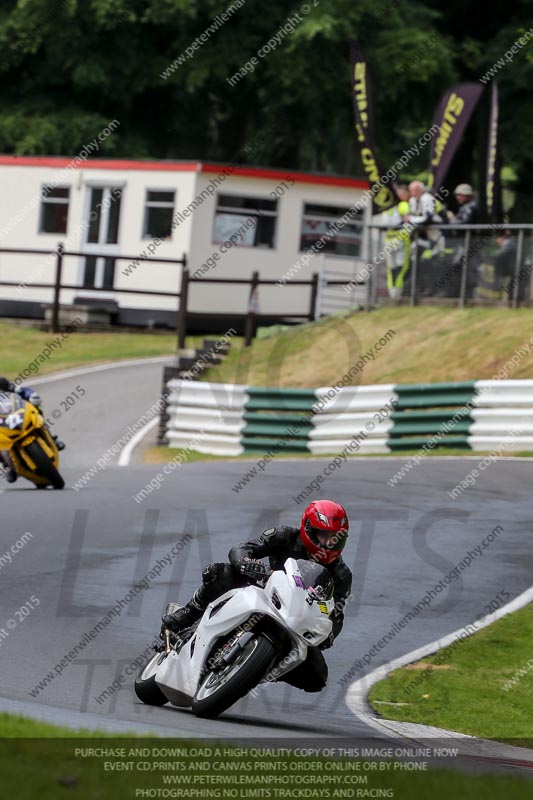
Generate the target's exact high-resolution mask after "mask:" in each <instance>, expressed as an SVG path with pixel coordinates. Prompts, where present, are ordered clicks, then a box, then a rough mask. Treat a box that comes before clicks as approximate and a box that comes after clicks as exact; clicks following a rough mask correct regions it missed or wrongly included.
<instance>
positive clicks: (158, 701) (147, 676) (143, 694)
mask: <svg viewBox="0 0 533 800" xmlns="http://www.w3.org/2000/svg"><path fill="white" fill-rule="evenodd" d="M166 657H167V656H166V653H156V654H155V655H153V656H152V658H151V659H150V661H149V662H148V663H147V664H145V665H144V667H142V668H141V671H140V672H139V675H138V677H137V680H136V681H135V694H136V695H137V697H138V698H139V700H142V702H143V703H146V705H147V706H164V705H165V703H168V699H167V698H166V697H165V695H164V694H163V692H162V691H161V689H160V688H159V686H158V685H157V683H156V682H155V673H156V671H157V668H158V667H159V666H160V664H161V663H162V662H163V661H164V660H165V658H166Z"/></svg>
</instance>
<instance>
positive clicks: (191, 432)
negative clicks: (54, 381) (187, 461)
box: [167, 380, 533, 456]
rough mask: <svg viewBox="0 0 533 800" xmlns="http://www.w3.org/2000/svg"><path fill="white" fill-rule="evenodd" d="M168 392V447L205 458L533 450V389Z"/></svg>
mask: <svg viewBox="0 0 533 800" xmlns="http://www.w3.org/2000/svg"><path fill="white" fill-rule="evenodd" d="M168 388H169V390H170V396H169V409H168V414H169V420H168V424H167V439H168V442H169V444H170V446H172V447H181V448H188V449H193V450H199V451H200V452H204V453H214V454H218V455H228V456H234V455H240V454H241V453H244V452H247V453H261V454H263V453H270V454H271V455H273V454H278V453H282V452H283V453H298V452H311V453H314V454H317V455H319V454H324V455H325V454H334V453H337V452H340V451H342V450H343V449H344V448H346V447H347V446H351V449H350V451H349V452H350V453H354V454H355V453H380V452H391V451H397V450H398V451H401V450H407V449H418V448H421V447H429V448H431V449H437V448H440V447H453V448H454V449H457V448H459V449H467V450H494V449H497V448H498V447H501V448H502V449H512V450H528V449H533V380H520V381H466V382H461V383H436V384H419V385H416V384H414V385H394V384H379V385H375V386H358V387H352V386H349V387H344V388H341V389H338V388H333V387H327V386H326V387H320V388H319V389H269V388H261V387H251V386H233V385H228V384H216V383H199V382H197V381H182V380H172V381H170V382H169V383H168ZM391 409H392V411H391ZM504 445H505V446H506V447H504Z"/></svg>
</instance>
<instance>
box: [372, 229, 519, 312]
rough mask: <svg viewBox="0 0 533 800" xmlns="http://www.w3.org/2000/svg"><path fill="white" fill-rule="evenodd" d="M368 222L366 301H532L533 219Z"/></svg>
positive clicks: (462, 303) (461, 303) (514, 303)
mask: <svg viewBox="0 0 533 800" xmlns="http://www.w3.org/2000/svg"><path fill="white" fill-rule="evenodd" d="M369 228H370V230H371V235H370V237H369V248H370V250H369V268H368V269H369V281H368V285H367V307H371V306H375V305H378V304H380V303H385V302H387V301H390V300H394V301H396V302H399V303H408V304H410V305H412V306H414V305H418V304H419V303H441V304H452V305H458V306H459V307H464V306H465V305H467V304H468V305H488V304H495V305H505V306H508V307H511V308H516V307H517V306H518V305H530V304H531V302H532V282H531V273H532V272H533V225H526V224H521V225H507V224H505V223H493V224H491V225H430V226H426V227H421V226H417V227H416V228H415V229H414V230H409V229H408V228H407V227H399V228H392V227H386V226H383V225H379V224H374V225H370V226H369Z"/></svg>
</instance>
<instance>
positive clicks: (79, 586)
mask: <svg viewBox="0 0 533 800" xmlns="http://www.w3.org/2000/svg"><path fill="white" fill-rule="evenodd" d="M160 381H161V363H147V364H144V365H142V364H137V365H135V366H130V367H119V368H116V369H112V370H106V371H96V372H90V373H87V374H84V375H78V376H72V377H69V378H62V379H60V380H54V381H52V382H48V381H46V382H42V383H39V390H40V392H41V394H42V396H43V401H44V407H45V410H46V411H47V412H48V411H51V410H52V409H55V408H61V405H60V404H61V400H62V399H63V398H64V397H66V396H67V395H69V393H70V392H72V391H73V390H75V387H76V386H79V385H81V386H82V387H83V388H85V390H86V395H85V396H84V397H83V398H82V399H81V400H79V401H77V404H76V406H74V407H72V408H70V410H69V411H68V412H64V413H63V415H62V416H61V417H60V418H59V419H58V421H57V425H56V426H55V427H54V430H57V432H58V433H59V434H60V436H61V437H62V438H63V439H64V440H65V441H66V442H67V443H68V449H67V450H66V451H65V453H64V458H63V461H62V472H63V474H64V477H65V479H66V481H67V487H69V488H65V490H64V491H63V492H54V491H51V490H48V491H46V492H43V491H37V490H35V489H34V488H33V487H32V486H30V484H28V483H27V482H25V481H23V480H19V482H18V483H17V484H15V485H14V486H8V485H7V484H3V485H2V487H1V488H2V489H3V491H2V494H1V497H0V503H1V504H2V534H3V535H2V542H3V544H2V547H1V553H0V555H1V554H2V553H5V552H6V551H7V550H9V548H10V547H11V546H12V545H13V544H14V543H15V542H16V541H17V540H19V539H20V537H21V536H22V535H23V534H24V533H25V532H30V533H31V534H32V538H31V539H29V540H28V541H27V542H26V543H25V544H24V545H23V547H22V549H20V550H19V551H18V552H17V553H16V555H14V556H13V557H12V563H4V562H0V563H1V564H2V567H1V570H0V577H1V583H0V592H1V608H2V611H1V618H0V629H2V631H3V633H2V638H1V639H0V650H1V652H0V655H1V657H2V677H1V683H0V696H1V697H2V698H11V699H13V700H16V701H19V703H23V704H25V705H26V708H27V710H28V713H31V710H32V708H34V709H35V712H38V711H41V712H42V710H43V708H45V707H48V708H50V710H51V712H52V711H53V710H54V709H55V710H56V712H57V711H59V710H61V718H62V719H64V720H65V721H67V722H75V723H76V724H78V725H83V718H84V715H85V718H86V719H89V718H91V720H93V719H94V717H93V715H96V716H97V718H98V720H100V721H101V725H102V727H106V725H108V724H109V723H110V721H113V722H115V723H118V721H122V722H124V723H126V724H127V727H128V728H129V730H135V729H138V730H143V729H144V730H145V727H144V726H146V725H149V726H150V727H151V728H152V729H153V730H154V731H156V732H159V733H165V734H167V735H170V736H192V735H194V736H199V737H202V736H213V735H216V736H218V737H233V738H247V737H261V736H266V737H274V736H275V737H284V736H287V737H293V736H296V737H302V736H321V737H323V736H324V735H329V736H367V735H368V736H374V735H375V734H374V732H372V731H370V730H369V729H366V728H365V726H363V725H362V724H361V723H360V722H359V721H358V720H357V719H356V718H355V717H354V716H353V715H352V713H351V712H350V711H349V709H348V707H347V706H346V703H345V699H344V698H345V693H346V688H347V686H348V685H349V683H350V682H351V681H352V680H355V679H356V678H360V677H361V676H362V674H364V673H363V672H361V671H358V670H357V669H355V670H354V669H353V666H354V662H355V661H356V660H357V659H360V658H362V657H363V655H364V654H366V653H367V652H368V651H369V650H370V649H371V648H372V646H373V645H374V644H375V643H376V642H377V641H379V640H380V639H381V638H382V637H383V636H384V634H385V633H386V632H387V631H389V630H390V629H391V626H393V625H394V623H395V622H397V621H398V620H399V619H401V618H402V617H403V616H404V614H405V613H406V611H407V610H408V609H409V608H410V607H412V606H413V605H416V604H417V603H418V602H419V601H420V600H421V598H422V597H423V596H424V594H425V593H426V592H427V591H429V590H430V589H432V588H433V587H434V586H435V585H436V584H438V583H439V581H440V580H441V579H443V578H444V576H445V575H446V574H447V573H449V572H450V571H451V570H452V569H453V567H454V566H455V565H456V564H457V563H459V562H460V561H462V560H463V559H464V558H465V556H467V553H468V551H471V552H474V551H475V548H476V547H477V546H478V545H481V542H482V540H484V539H486V537H487V536H488V535H490V534H491V531H495V533H493V534H492V536H491V537H490V538H491V539H493V541H491V542H490V543H488V544H487V546H486V547H485V548H484V549H482V554H480V555H476V556H475V557H473V559H472V563H471V564H470V565H469V566H468V568H466V569H465V570H464V571H463V572H462V573H461V576H460V578H459V579H458V580H456V581H452V582H451V583H450V584H449V585H448V586H446V588H445V589H444V590H443V591H441V592H440V593H439V594H438V596H436V597H435V598H434V599H433V600H432V602H431V603H429V605H428V608H427V610H425V611H423V612H422V613H420V614H419V615H418V616H416V618H415V619H413V620H412V621H411V622H409V624H407V625H406V626H405V627H403V628H402V629H401V630H400V631H399V632H398V633H397V634H396V635H395V636H393V637H391V640H390V641H388V642H387V644H386V646H385V647H384V648H383V649H382V650H380V651H379V652H377V654H376V655H375V657H373V658H372V659H371V660H370V663H369V664H368V666H366V667H365V671H366V672H369V671H371V670H373V669H374V668H376V667H377V666H379V665H380V664H382V663H385V662H387V661H390V660H391V659H393V658H395V657H397V656H400V655H402V654H404V653H406V652H408V651H410V650H413V649H415V648H416V647H419V646H421V645H423V644H426V643H427V642H430V641H433V640H434V639H436V638H438V637H439V636H442V635H444V634H447V633H449V632H451V631H454V630H456V629H458V628H460V627H461V626H463V625H465V624H467V623H469V622H471V621H472V620H474V619H475V618H476V617H479V616H480V615H482V614H483V613H487V610H488V609H487V608H486V607H487V606H489V605H490V604H491V602H494V600H495V598H497V597H498V596H500V597H504V596H506V595H508V596H509V599H510V598H513V597H516V596H517V595H519V594H520V593H521V592H523V591H524V590H525V589H527V588H528V587H530V586H531V584H532V575H533V544H532V535H531V519H532V517H533V513H532V512H533V502H532V492H531V463H530V462H529V461H526V460H523V461H522V460H508V461H505V462H503V461H499V462H497V463H494V464H492V465H490V467H489V468H488V469H486V470H485V471H484V472H483V474H482V476H481V478H480V479H479V480H478V482H477V483H476V484H475V486H474V487H472V488H469V489H468V490H467V491H466V492H464V493H463V494H462V495H461V496H460V497H459V498H458V499H456V500H452V499H451V498H450V497H449V495H448V493H447V492H448V491H449V490H451V489H452V488H453V487H454V486H455V485H456V484H457V483H459V481H460V480H461V479H462V478H464V476H465V475H466V474H467V473H468V472H469V471H470V470H471V469H472V468H473V467H475V466H476V464H477V461H478V460H479V459H477V458H476V459H475V460H453V459H435V458H427V459H425V461H424V462H423V463H422V464H421V465H420V466H419V467H417V468H416V469H414V470H413V471H412V472H411V473H409V475H407V476H406V477H405V478H404V479H403V480H402V481H401V482H400V483H399V484H397V485H396V486H395V487H394V488H391V487H390V486H389V485H388V484H387V479H389V478H390V477H391V475H392V474H394V472H396V470H397V469H398V468H399V467H400V466H401V464H402V463H403V462H402V460H401V459H372V458H366V459H353V460H351V461H349V462H347V463H345V464H344V466H343V467H342V468H341V469H339V470H336V472H335V473H334V474H333V476H331V477H329V478H326V479H325V480H324V483H323V484H322V486H323V487H324V488H323V491H321V493H320V494H321V495H322V496H325V497H330V498H332V499H337V500H339V501H341V502H342V503H344V504H345V506H346V507H347V509H348V513H349V515H350V521H351V530H350V539H349V544H348V546H347V549H346V551H345V552H346V561H347V563H348V564H349V566H350V567H351V568H352V570H353V573H354V585H353V600H352V602H351V603H350V604H349V606H348V607H347V614H346V622H345V627H344V630H343V632H342V634H341V636H340V638H339V639H338V641H337V643H336V645H335V647H334V648H333V649H332V650H330V651H328V652H327V654H326V656H327V660H328V664H329V669H330V675H329V685H328V687H327V689H326V690H325V691H324V692H322V693H321V694H319V695H305V694H304V693H302V692H299V691H298V690H296V689H292V688H290V687H287V686H284V685H283V684H279V685H273V686H268V687H261V688H260V690H259V693H258V695H257V696H256V697H248V698H246V699H245V700H243V701H241V702H240V703H239V704H238V705H236V706H235V707H234V708H233V709H231V710H230V711H229V712H227V713H226V714H224V715H223V716H222V717H221V718H220V720H218V721H217V722H212V721H206V720H200V719H196V718H195V717H194V716H193V715H192V714H191V713H189V712H187V711H179V710H177V709H174V708H172V707H170V706H167V707H165V708H162V709H161V708H155V709H154V708H149V707H147V706H143V705H141V704H140V703H139V702H138V701H137V699H136V698H135V695H134V693H133V689H132V684H133V679H134V674H131V675H129V676H128V677H127V678H126V677H125V675H124V672H125V670H127V669H129V665H130V663H131V662H132V661H133V660H134V659H135V658H136V657H137V656H139V654H141V653H142V652H143V650H144V649H145V648H146V647H147V645H148V644H149V643H150V641H151V639H152V638H153V636H154V634H155V633H157V631H158V629H159V619H160V613H161V609H162V607H163V606H164V605H165V603H166V602H167V601H169V600H171V599H172V600H177V601H180V602H185V601H186V600H187V599H188V598H189V597H190V595H191V593H192V591H193V590H194V588H195V587H196V586H197V584H198V582H199V580H200V572H201V568H202V566H203V565H205V564H207V563H208V562H210V561H223V560H225V559H226V556H227V552H228V550H229V548H230V547H231V546H232V545H233V544H234V543H235V542H238V541H241V540H243V539H246V538H248V537H251V536H252V535H257V534H258V533H260V532H261V530H262V529H264V528H267V527H270V526H272V525H275V524H276V523H278V522H281V521H284V522H287V523H292V524H297V522H298V521H299V516H300V515H301V512H302V510H303V507H304V505H303V504H301V505H298V504H297V503H296V502H295V501H294V500H293V497H295V496H297V495H298V494H299V493H300V492H301V491H302V490H303V488H304V487H305V486H306V485H307V484H308V483H309V482H310V481H311V480H312V479H313V478H314V477H315V476H316V475H317V474H318V473H320V472H321V471H322V469H323V468H324V466H325V465H326V464H327V463H328V461H329V459H322V460H309V461H298V462H296V461H290V462H287V461H281V460H280V461H276V460H274V461H273V462H271V463H270V464H269V465H268V466H267V468H266V469H265V471H264V472H263V473H261V474H260V475H259V476H258V477H256V478H255V479H254V480H252V481H251V482H250V483H249V484H248V485H247V486H246V487H244V488H243V489H242V490H241V491H240V492H238V493H237V492H235V491H232V487H233V486H234V484H235V483H236V482H237V481H238V480H239V479H240V478H241V476H242V474H243V472H246V470H247V469H249V468H250V466H251V463H249V462H245V461H235V462H233V463H207V464H203V463H195V464H185V465H182V466H180V467H178V468H176V469H175V470H174V471H173V472H172V473H171V474H170V475H169V476H168V477H165V480H164V481H162V483H161V485H160V487H159V489H158V490H157V491H154V492H153V493H152V494H150V495H149V497H148V498H147V499H145V500H144V502H141V503H137V502H136V501H135V500H134V499H133V496H134V495H136V494H137V493H138V492H139V491H140V490H141V489H142V488H143V487H144V486H145V484H147V483H148V482H150V481H151V480H152V479H153V477H154V475H155V474H156V473H157V472H158V471H159V469H160V468H159V467H155V466H146V465H145V466H131V467H118V466H115V464H116V458H115V457H114V458H113V459H112V462H110V466H108V467H107V468H106V469H102V470H98V471H97V473H96V474H95V475H94V477H92V478H91V479H90V480H89V481H88V482H87V484H86V485H85V487H84V488H82V489H80V490H79V491H75V490H74V489H72V488H71V487H72V485H73V483H75V482H76V481H78V480H79V479H80V477H81V476H82V475H83V473H84V472H85V470H87V469H89V468H90V467H91V466H92V465H93V464H94V463H95V461H96V460H97V459H98V458H101V457H102V456H103V454H104V453H105V451H106V450H107V448H109V447H111V446H112V445H113V444H114V443H115V442H116V441H117V439H118V438H120V436H121V433H123V430H124V428H125V427H126V426H127V425H131V424H133V423H134V422H135V421H136V420H137V419H138V418H139V417H141V416H142V415H143V413H144V412H145V411H146V410H147V409H148V408H149V407H150V406H151V405H152V404H153V403H154V402H155V401H156V400H157V398H158V392H159V388H160ZM497 526H501V530H495V529H496V528H497ZM184 537H185V538H184ZM189 537H192V538H189ZM180 540H183V545H182V546H181V549H180V550H179V552H177V553H176V555H175V556H174V557H173V558H172V557H171V558H169V554H170V551H171V549H172V547H173V546H174V545H175V544H176V543H177V542H178V541H180ZM158 562H159V565H160V574H159V576H158V577H156V578H155V579H154V580H152V581H150V585H149V588H148V589H147V590H146V591H142V592H140V593H139V594H138V595H137V596H136V597H135V598H134V599H133V600H131V602H129V603H127V604H125V605H124V608H123V609H122V610H121V615H120V617H118V618H116V617H115V619H113V620H112V621H111V623H110V624H109V625H107V626H106V627H105V628H104V629H103V630H102V631H101V632H100V633H98V634H97V635H96V636H95V637H94V638H92V639H90V638H89V636H87V637H86V641H87V642H88V643H87V645H86V647H85V649H84V650H83V652H82V653H81V654H80V655H79V656H78V657H77V658H76V659H75V660H74V662H73V663H68V664H67V665H66V666H65V667H64V668H63V669H62V672H61V674H57V672H59V671H61V670H57V671H55V673H54V667H55V665H56V664H59V662H60V661H61V660H62V659H63V658H64V657H65V655H66V654H68V653H69V651H72V648H73V647H74V646H75V645H76V644H77V643H78V642H80V641H81V640H82V639H83V637H84V634H86V633H88V632H89V631H91V630H92V629H93V627H94V626H95V625H96V624H97V623H98V621H99V620H101V619H102V617H104V616H105V615H106V614H107V613H108V612H109V610H110V609H111V608H112V607H113V606H114V605H115V604H116V603H117V602H118V601H119V600H120V599H121V598H124V597H125V596H126V595H128V592H129V591H130V590H131V588H132V587H133V586H134V584H136V583H137V582H138V581H139V580H141V579H142V578H143V577H144V576H146V575H147V574H148V573H149V572H150V570H151V569H152V567H153V566H154V565H156V564H157V563H158ZM32 598H33V599H32ZM36 600H38V601H39V604H38V605H37V603H36ZM28 603H30V608H31V611H30V613H29V614H27V616H23V614H22V613H21V612H20V611H19V609H21V608H22V607H23V606H25V605H26V606H27V604H28ZM17 611H18V612H19V613H18V614H17ZM8 621H9V625H8ZM13 621H15V622H16V625H15V626H13V625H12V622H13ZM4 634H5V635H4ZM350 670H352V673H351V677H350V679H349V680H348V681H345V682H344V684H343V685H341V683H340V681H341V680H342V678H343V676H344V675H345V674H346V673H348V672H349V671H350ZM130 671H131V670H130ZM134 672H135V670H133V673H134ZM48 673H54V678H53V679H52V680H50V681H49V682H48V683H47V685H46V686H44V687H43V688H42V689H41V690H39V691H38V692H37V693H36V692H35V687H36V686H37V684H38V683H39V682H40V681H43V679H44V678H45V677H46V676H47V674H48ZM117 676H123V677H122V680H123V685H122V688H121V689H120V691H116V692H114V693H113V695H112V696H111V697H110V698H108V699H106V700H104V701H103V702H101V703H99V702H98V701H97V699H96V698H97V697H98V695H100V694H101V693H102V692H103V691H104V690H105V689H106V688H107V687H108V686H110V685H111V683H112V682H113V680H114V679H115V678H117ZM32 691H33V692H34V695H35V696H32V694H30V692H32ZM2 705H3V706H4V708H7V707H8V704H0V707H2ZM80 712H81V716H80Z"/></svg>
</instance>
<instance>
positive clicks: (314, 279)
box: [308, 272, 318, 322]
mask: <svg viewBox="0 0 533 800" xmlns="http://www.w3.org/2000/svg"><path fill="white" fill-rule="evenodd" d="M317 296H318V272H313V274H312V275H311V300H310V302H309V315H308V316H309V322H314V320H315V319H316V299H317Z"/></svg>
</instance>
